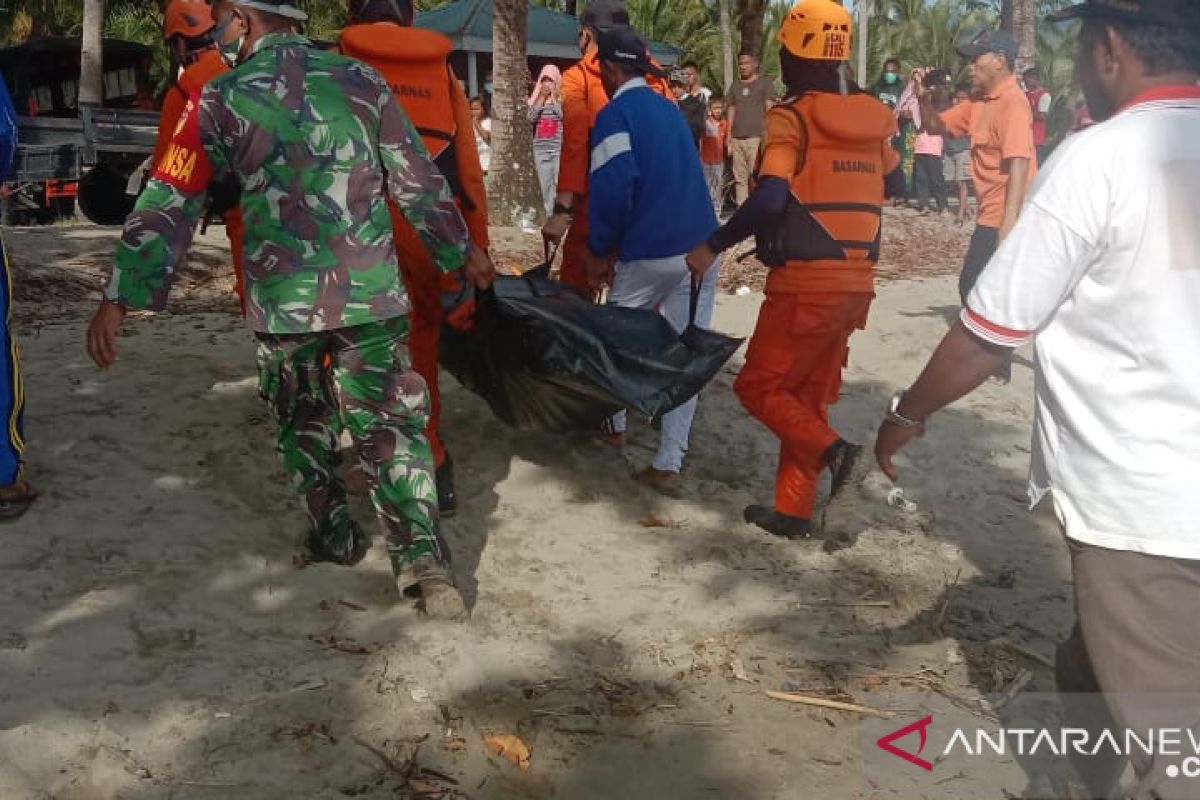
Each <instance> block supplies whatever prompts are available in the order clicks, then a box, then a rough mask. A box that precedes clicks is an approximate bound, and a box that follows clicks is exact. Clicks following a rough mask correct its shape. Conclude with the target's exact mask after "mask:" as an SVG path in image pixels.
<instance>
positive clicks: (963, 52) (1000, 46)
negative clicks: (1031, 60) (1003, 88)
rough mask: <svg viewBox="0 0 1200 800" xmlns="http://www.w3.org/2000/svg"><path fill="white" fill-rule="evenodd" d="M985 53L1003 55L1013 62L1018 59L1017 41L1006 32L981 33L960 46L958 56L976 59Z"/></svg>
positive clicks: (998, 30)
mask: <svg viewBox="0 0 1200 800" xmlns="http://www.w3.org/2000/svg"><path fill="white" fill-rule="evenodd" d="M984 53H1003V54H1004V55H1006V56H1007V57H1008V60H1009V61H1010V62H1011V61H1013V60H1015V59H1016V57H1017V40H1016V39H1014V38H1013V35H1012V34H1011V33H1009V32H1008V31H1006V30H1000V29H997V30H994V31H980V32H979V33H977V34H975V36H974V37H972V38H971V41H969V42H967V43H966V44H960V45H959V46H958V54H959V55H960V56H962V57H964V58H975V57H976V56H981V55H983V54H984Z"/></svg>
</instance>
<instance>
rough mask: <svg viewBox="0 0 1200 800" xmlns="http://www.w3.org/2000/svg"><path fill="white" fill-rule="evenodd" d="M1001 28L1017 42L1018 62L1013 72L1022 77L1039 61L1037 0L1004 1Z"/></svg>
mask: <svg viewBox="0 0 1200 800" xmlns="http://www.w3.org/2000/svg"><path fill="white" fill-rule="evenodd" d="M1000 27H1002V28H1004V29H1005V30H1007V31H1010V32H1011V33H1012V35H1013V38H1014V39H1016V40H1017V60H1016V62H1015V63H1014V64H1013V70H1014V71H1015V72H1016V73H1017V76H1018V77H1019V76H1021V75H1022V74H1023V73H1024V72H1025V70H1027V69H1029V68H1030V67H1032V66H1033V65H1034V64H1035V63H1036V61H1037V3H1036V2H1035V0H1003V2H1002V3H1001V4H1000Z"/></svg>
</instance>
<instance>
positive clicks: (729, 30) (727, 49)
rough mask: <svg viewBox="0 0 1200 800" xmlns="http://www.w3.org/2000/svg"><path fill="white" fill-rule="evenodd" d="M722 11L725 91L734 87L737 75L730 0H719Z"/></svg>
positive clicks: (722, 62)
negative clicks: (734, 63) (735, 71)
mask: <svg viewBox="0 0 1200 800" xmlns="http://www.w3.org/2000/svg"><path fill="white" fill-rule="evenodd" d="M717 4H718V5H719V6H720V11H721V56H722V61H721V66H722V67H723V68H724V75H723V78H724V80H725V84H724V86H722V87H721V88H722V89H724V90H725V91H728V90H729V87H730V86H731V85H733V80H734V78H736V77H737V75H736V74H735V73H734V71H733V66H734V65H733V15H732V14H730V13H729V0H717Z"/></svg>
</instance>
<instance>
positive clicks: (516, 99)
mask: <svg viewBox="0 0 1200 800" xmlns="http://www.w3.org/2000/svg"><path fill="white" fill-rule="evenodd" d="M528 16H529V0H495V11H494V13H493V15H492V19H493V23H492V82H493V84H494V93H493V95H492V163H491V169H490V170H489V172H488V216H489V218H490V220H491V221H492V222H493V223H495V224H497V225H515V224H519V223H520V222H521V221H522V220H528V221H530V222H532V221H533V219H536V218H537V217H539V216H541V210H542V209H543V206H542V192H541V187H540V186H539V184H538V179H537V170H536V169H535V168H534V164H533V131H532V128H531V126H530V125H529V121H528V117H527V116H526V96H527V93H528V91H529V67H528V64H527V62H526V60H525V25H526V21H527V19H528Z"/></svg>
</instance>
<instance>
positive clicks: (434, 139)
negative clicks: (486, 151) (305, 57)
mask: <svg viewBox="0 0 1200 800" xmlns="http://www.w3.org/2000/svg"><path fill="white" fill-rule="evenodd" d="M451 48H452V44H451V42H450V40H449V39H447V38H446V37H445V36H442V35H441V34H439V33H435V32H433V31H429V30H425V29H422V28H411V27H405V26H402V25H397V24H395V23H391V22H374V23H367V24H362V25H351V26H349V27H347V28H345V29H344V30H343V31H342V35H341V42H340V49H341V52H342V53H344V54H345V55H348V56H352V57H354V58H357V59H360V60H362V61H365V62H367V63H368V64H370V65H371V66H372V67H374V68H375V69H377V70H379V72H380V73H381V74H382V75H383V76H384V77H385V78H386V79H387V81H388V84H389V85H390V86H391V87H392V91H393V93H394V94H395V97H396V100H398V101H399V102H400V105H401V106H403V107H404V109H405V111H406V112H407V113H408V115H409V116H410V117H411V118H412V121H413V124H414V125H415V126H416V128H417V132H418V133H420V134H421V136H422V138H423V139H424V140H425V142H426V146H427V147H428V149H429V150H430V153H431V154H433V155H435V156H436V154H437V153H438V152H439V151H444V150H446V149H447V147H449V148H453V150H452V155H453V159H452V160H449V159H443V158H441V157H435V159H434V160H435V162H436V163H438V165H439V166H442V167H443V168H446V165H450V168H451V169H452V171H453V172H454V173H455V174H453V175H447V176H446V177H447V179H448V180H450V182H451V185H452V186H454V188H455V190H456V194H455V201H456V202H457V203H458V209H459V211H460V212H462V215H463V219H465V220H466V223H467V229H468V231H469V232H470V235H471V241H472V242H473V243H474V244H475V245H476V246H478V247H480V248H483V249H485V250H486V249H487V246H488V216H487V193H486V191H485V189H484V184H483V169H482V168H481V167H480V165H479V153H478V151H477V150H476V149H475V129H474V123H473V122H472V119H471V109H470V106H469V104H468V102H467V95H466V92H464V91H463V88H462V85H461V84H460V83H459V82H458V79H457V78H456V77H455V75H454V73H453V72H452V71H451V69H450V65H449V63H448V61H447V59H448V58H449V56H450V50H451ZM447 155H449V154H447ZM388 207H389V209H390V210H391V212H392V231H393V235H394V237H395V240H396V254H397V257H398V260H399V262H400V273H401V275H403V277H404V285H405V287H406V288H407V289H408V297H409V302H410V303H411V305H412V310H411V311H410V313H409V317H408V319H409V342H408V347H409V352H410V354H411V357H412V362H413V368H414V369H415V370H416V371H417V373H418V374H420V376H421V377H422V378H424V379H425V383H426V385H427V386H428V388H429V421H428V423H427V424H426V427H425V435H426V436H427V437H428V439H429V446H430V448H431V449H432V450H433V457H434V463H435V465H436V466H438V467H441V466H442V465H443V464H444V463H445V462H446V445H445V443H444V442H443V441H442V437H441V433H440V422H441V413H442V397H441V392H440V391H439V389H438V346H439V341H440V338H441V328H442V321H443V316H444V315H443V312H442V292H443V291H458V290H459V289H460V288H461V286H462V283H461V273H454V274H451V275H443V274H442V273H440V272H439V271H438V269H437V267H436V266H434V263H433V259H432V258H431V257H430V255H429V251H428V250H426V249H425V245H424V244H423V243H422V242H421V239H420V237H419V236H418V235H417V232H416V230H414V229H413V227H412V225H410V224H409V222H408V220H407V219H405V218H404V215H403V214H402V213H401V212H400V210H399V209H398V208H397V207H396V206H395V204H393V203H392V201H391V200H390V199H389V200H388Z"/></svg>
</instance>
